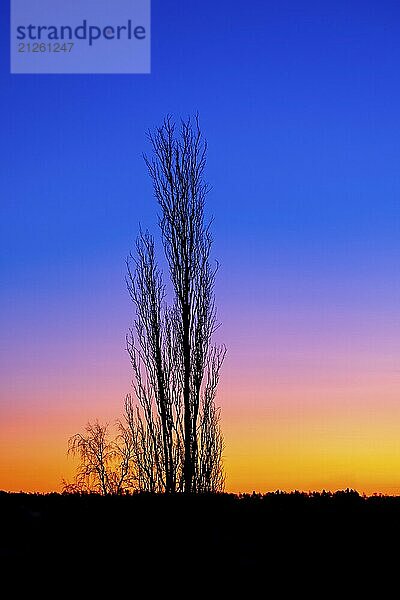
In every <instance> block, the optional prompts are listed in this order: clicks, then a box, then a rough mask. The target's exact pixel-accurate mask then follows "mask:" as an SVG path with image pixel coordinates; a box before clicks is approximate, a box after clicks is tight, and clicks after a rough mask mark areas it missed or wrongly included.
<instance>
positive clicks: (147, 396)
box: [126, 117, 226, 493]
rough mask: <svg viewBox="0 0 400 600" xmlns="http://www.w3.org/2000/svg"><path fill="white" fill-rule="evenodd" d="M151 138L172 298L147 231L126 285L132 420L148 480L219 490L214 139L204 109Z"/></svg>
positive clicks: (220, 354) (162, 485) (220, 351)
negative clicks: (130, 312)
mask: <svg viewBox="0 0 400 600" xmlns="http://www.w3.org/2000/svg"><path fill="white" fill-rule="evenodd" d="M149 138H150V142H151V145H152V149H153V156H152V157H151V158H150V159H149V158H147V157H145V161H146V164H147V167H148V170H149V174H150V177H151V179H152V182H153V187H154V193H155V197H156V199H157V201H158V204H159V206H160V208H161V217H160V220H159V225H160V229H161V238H162V243H163V248H164V252H165V257H166V260H167V264H168V268H169V275H170V283H171V284H172V290H173V301H172V304H171V305H170V306H167V305H166V304H165V298H166V287H165V284H164V281H163V277H162V273H161V271H160V269H159V267H158V264H157V261H156V257H155V247H154V239H153V238H152V236H151V235H150V234H149V233H147V232H146V233H140V235H139V238H138V240H137V244H136V251H137V252H136V256H135V257H134V256H132V255H131V256H130V258H129V259H128V261H127V265H128V278H127V283H128V289H129V292H130V295H131V298H132V300H133V302H134V304H135V307H136V319H135V324H134V328H133V329H132V330H131V331H130V333H129V335H128V338H127V347H128V351H129V354H130V358H131V363H132V368H133V372H134V390H135V396H136V398H137V400H138V404H137V405H136V411H135V410H134V408H133V405H132V402H133V399H132V398H131V397H129V398H128V399H127V404H126V407H127V413H128V414H129V415H130V417H129V419H128V423H129V427H130V428H131V430H132V432H133V431H135V432H136V435H138V432H140V433H139V438H140V439H139V440H138V456H140V459H141V460H143V462H144V463H146V464H143V465H140V467H139V468H143V477H145V478H146V481H149V485H150V479H149V475H150V471H151V482H152V484H151V485H154V486H155V488H156V489H157V490H164V491H166V492H167V493H169V492H175V491H184V492H186V493H192V492H202V491H219V490H221V489H222V488H223V482H224V476H223V472H222V450H223V438H222V434H221V430H220V424H219V420H220V413H219V409H217V408H216V407H215V394H216V388H217V384H218V380H219V372H220V368H221V365H222V362H223V360H224V357H225V352H226V350H225V347H224V346H220V347H216V346H211V338H212V334H213V333H214V331H215V330H216V328H217V326H218V325H217V321H216V309H215V299H214V282H215V275H216V272H217V268H218V265H217V266H216V267H215V268H213V267H212V266H211V263H210V250H211V246H212V237H211V234H210V223H205V218H204V203H205V197H206V195H207V192H208V185H207V184H206V183H205V181H204V178H203V173H204V167H205V163H206V150H207V145H206V143H205V141H204V140H203V137H202V134H201V131H200V127H199V121H198V118H197V117H196V118H195V120H194V123H193V121H192V120H191V119H188V120H187V121H182V122H181V127H180V129H179V131H178V133H177V134H176V128H175V124H174V123H173V121H172V120H171V118H167V119H165V121H164V123H163V125H162V126H161V127H159V128H158V129H157V130H156V131H155V133H150V135H149ZM132 418H133V421H132ZM139 448H141V451H140V452H139ZM144 448H146V452H144V450H143V449H144ZM149 460H150V464H151V465H152V468H151V469H150V470H149V464H148V461H149Z"/></svg>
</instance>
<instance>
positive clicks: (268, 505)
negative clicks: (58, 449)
mask: <svg viewBox="0 0 400 600" xmlns="http://www.w3.org/2000/svg"><path fill="white" fill-rule="evenodd" d="M0 527H1V536H0V564H2V565H3V566H4V565H6V564H14V565H19V566H20V568H22V569H23V567H24V565H32V564H37V565H46V566H47V567H48V566H49V565H50V564H52V563H56V564H58V565H65V566H66V567H68V568H69V567H72V568H73V569H74V570H78V571H79V570H82V569H84V570H85V569H91V568H93V566H94V567H95V569H96V572H99V570H100V572H102V571H103V570H105V571H107V573H114V574H115V573H117V574H119V577H121V573H123V572H124V569H126V568H129V569H130V570H132V569H133V571H134V572H135V573H139V574H140V573H144V572H145V571H150V572H152V573H153V574H154V576H155V577H159V576H161V575H160V574H161V573H164V572H167V573H170V574H172V576H173V577H174V576H175V575H174V574H177V573H179V572H181V571H182V569H186V570H188V571H190V570H194V571H195V572H197V574H198V576H199V577H200V578H201V577H202V576H204V577H206V576H207V573H208V572H210V570H211V571H212V572H213V573H214V575H215V574H216V573H217V574H218V577H220V578H222V579H224V578H226V579H229V580H230V581H232V577H236V576H238V577H240V575H241V574H243V573H246V572H251V571H252V570H253V569H255V570H256V571H257V573H258V574H259V575H260V574H264V573H265V577H266V578H267V579H268V580H271V578H272V577H274V575H277V573H278V571H279V572H282V570H283V571H284V572H285V577H286V578H287V580H288V581H285V580H284V579H281V580H280V581H281V584H282V586H285V585H286V584H287V583H290V579H293V578H295V579H296V578H307V577H309V578H310V580H312V579H314V580H315V577H317V575H318V577H319V576H321V574H325V575H324V577H325V580H326V581H325V580H324V581H325V584H329V585H331V584H332V583H334V580H335V578H337V576H339V575H343V573H346V572H349V573H350V574H351V575H352V576H354V577H358V573H359V576H360V577H361V578H362V579H363V581H364V582H365V580H366V578H368V577H370V576H372V575H373V573H372V571H371V569H375V568H376V566H377V564H378V561H379V562H380V563H381V564H383V565H384V566H385V568H387V569H389V570H390V569H391V568H392V567H391V564H392V563H393V564H394V565H395V567H393V568H396V569H397V572H398V570H399V566H398V565H399V564H400V561H399V560H398V559H399V558H400V555H399V553H398V550H397V548H399V547H400V497H388V496H372V497H368V498H365V497H362V496H360V495H359V494H357V492H354V491H351V490H350V491H349V490H347V491H342V492H335V493H334V494H331V493H313V494H302V493H297V492H294V493H291V494H285V493H278V492H276V493H271V494H266V495H263V496H261V495H242V496H235V495H231V494H223V495H218V496H201V497H189V498H186V497H183V496H175V497H165V496H149V495H134V496H120V497H101V496H97V495H59V494H47V495H39V494H23V493H19V494H10V493H5V492H0ZM360 565H361V566H360ZM396 565H397V566H396ZM113 569H114V570H113ZM359 569H361V570H360V571H359ZM105 571H104V572H105ZM202 574H203V575H202Z"/></svg>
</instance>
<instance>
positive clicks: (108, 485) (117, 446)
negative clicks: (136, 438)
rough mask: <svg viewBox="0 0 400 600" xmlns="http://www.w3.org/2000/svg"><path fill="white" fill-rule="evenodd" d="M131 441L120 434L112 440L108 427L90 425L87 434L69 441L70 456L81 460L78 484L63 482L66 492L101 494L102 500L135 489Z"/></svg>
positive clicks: (77, 477) (77, 475)
mask: <svg viewBox="0 0 400 600" xmlns="http://www.w3.org/2000/svg"><path fill="white" fill-rule="evenodd" d="M132 449H133V448H132V441H131V438H130V436H126V435H124V431H123V430H122V428H121V431H120V434H119V435H117V436H116V438H115V439H113V440H112V439H110V436H109V430H108V424H105V425H102V424H100V423H99V422H98V421H96V422H95V423H94V424H91V423H88V424H87V425H86V427H85V433H83V434H82V433H76V434H75V435H73V436H72V437H71V438H70V439H69V441H68V453H69V454H72V455H73V456H78V457H79V461H80V462H79V465H78V468H77V472H76V476H75V482H74V483H73V484H68V483H67V482H64V491H79V492H82V491H89V492H98V493H100V494H102V495H103V496H107V495H108V494H121V493H123V492H126V491H129V490H132V489H134V488H135V475H134V473H133V470H132Z"/></svg>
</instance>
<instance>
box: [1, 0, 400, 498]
mask: <svg viewBox="0 0 400 600" xmlns="http://www.w3.org/2000/svg"><path fill="white" fill-rule="evenodd" d="M5 4H7V3H6V2H2V4H1V9H0V10H1V31H0V34H1V35H0V120H1V123H0V124H1V129H0V131H1V133H0V135H1V138H0V139H1V143H0V152H1V157H0V164H1V169H0V193H1V197H0V198H1V200H0V201H1V207H0V244H1V257H0V261H1V262H0V269H1V292H0V331H1V336H0V355H1V356H0V358H1V363H0V375H1V383H0V394H1V403H0V489H7V490H20V489H23V490H39V491H48V490H54V489H60V481H61V478H62V477H71V475H72V472H73V463H72V462H71V460H67V458H66V445H67V439H68V437H69V436H70V435H72V434H73V433H75V432H76V431H78V430H80V429H81V428H82V427H83V426H84V425H85V423H86V421H87V420H88V419H93V418H96V417H98V418H99V419H102V420H111V421H112V420H113V419H114V418H116V417H118V416H119V415H120V413H121V408H122V402H123V398H124V395H125V394H126V393H127V392H128V391H130V380H131V373H130V365H129V360H128V356H127V354H126V352H125V349H124V336H125V332H126V330H127V328H128V327H129V326H130V324H131V322H132V318H133V314H132V306H131V305H130V301H129V298H128V294H127V292H126V289H125V284H124V269H125V264H124V260H125V257H126V255H127V254H128V252H129V250H130V249H131V248H132V246H133V242H134V239H135V236H136V233H137V231H138V224H139V222H140V223H141V224H142V225H143V226H145V227H149V228H151V229H153V230H154V231H155V230H156V214H157V207H156V203H155V200H154V199H153V196H152V189H151V184H150V181H149V178H148V176H147V173H146V169H145V167H144V164H143V160H142V158H141V154H142V152H143V151H148V150H149V148H148V143H147V140H146V136H145V132H146V130H148V129H149V128H152V127H154V126H156V125H158V124H159V123H160V122H161V120H162V118H163V117H164V115H165V114H166V113H172V114H173V115H175V116H176V117H178V118H179V116H184V117H186V116H187V115H188V114H193V113H194V112H195V111H196V110H198V111H199V113H200V117H201V122H202V126H203V129H204V133H205V135H206V137H207V139H208V143H209V155H208V166H207V178H208V180H209V182H210V183H211V185H212V191H211V193H210V195H209V199H208V210H209V212H210V213H212V214H213V215H214V217H215V223H214V237H215V245H214V254H215V257H216V258H218V260H219V261H220V263H221V269H220V272H219V276H218V282H217V289H216V293H217V301H218V307H219V317H220V320H221V321H222V323H223V326H222V327H221V329H220V330H219V331H218V339H219V340H223V341H224V342H225V343H226V344H227V346H228V356H227V359H226V363H225V366H224V369H223V373H222V382H221V386H220V391H219V403H220V405H221V406H222V409H223V429H224V432H225V439H226V450H225V465H226V471H227V489H228V490H229V491H252V490H259V491H267V490H272V489H277V488H280V489H285V490H290V489H294V488H297V489H302V490H309V489H322V488H329V489H336V488H345V487H355V488H357V489H358V490H360V491H364V492H367V493H370V492H374V491H376V492H387V493H400V361H399V358H400V319H399V316H400V284H399V281H400V277H399V275H400V273H399V270H400V262H399V259H400V235H399V234H400V228H399V225H400V201H399V199H400V169H399V166H400V8H399V5H398V2H395V1H380V2H378V1H374V2H371V1H366V0H364V1H363V2H361V1H360V2H357V1H352V0H350V1H346V2H345V1H344V0H343V1H340V0H339V1H338V0H335V1H325V2H320V1H318V2H317V1H315V2H310V1H308V2H307V1H300V0H291V1H285V0H283V1H282V0H279V1H278V0H276V1H274V2H272V1H271V2H269V1H268V0H267V1H264V0H254V1H253V2H251V3H249V2H244V1H242V2H240V1H237V0H236V1H234V2H232V1H230V2H228V1H227V0H220V1H219V2H218V3H216V2H211V1H209V0H203V1H202V2H198V1H191V2H187V1H185V2H184V1H183V0H179V1H178V0H173V1H172V0H169V1H168V0H167V1H166V0H163V1H161V0H153V3H152V7H153V8H152V15H153V20H152V74H151V75H148V76H145V75H143V76H142V75H130V76H129V75H125V76H118V75H109V76H108V75H104V76H101V75H100V76H99V75H92V76H91V75H83V76H82V75H80V76H73V75H65V76H62V75H58V76H54V75H53V76H46V75H45V76H43V75H40V76H35V75H33V76H24V75H20V76H18V75H13V76H11V75H10V74H9V50H8V43H9V26H8V21H9V15H8V12H7V10H6V8H5V6H4V5H5Z"/></svg>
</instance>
